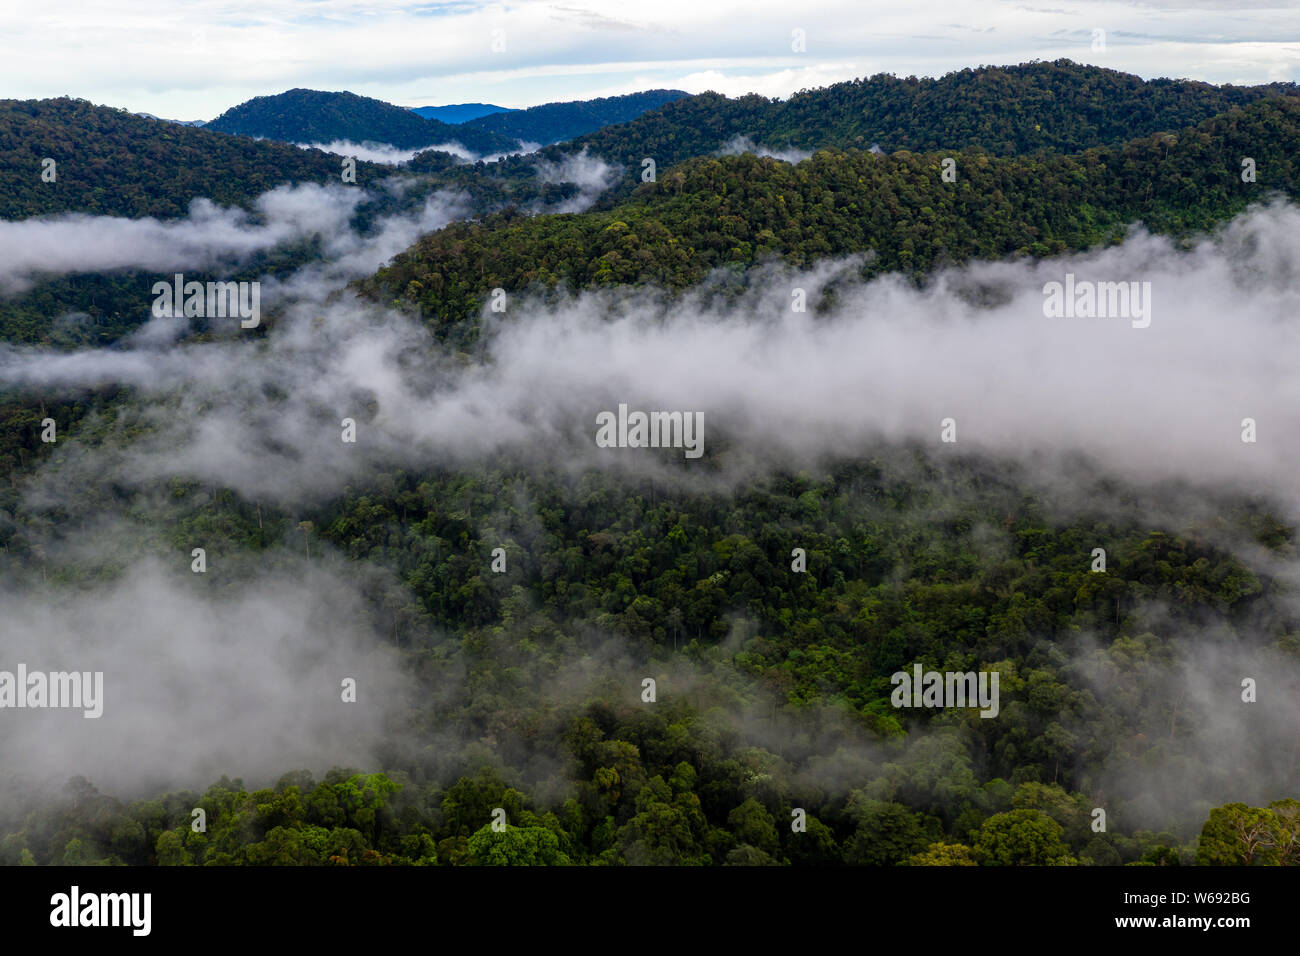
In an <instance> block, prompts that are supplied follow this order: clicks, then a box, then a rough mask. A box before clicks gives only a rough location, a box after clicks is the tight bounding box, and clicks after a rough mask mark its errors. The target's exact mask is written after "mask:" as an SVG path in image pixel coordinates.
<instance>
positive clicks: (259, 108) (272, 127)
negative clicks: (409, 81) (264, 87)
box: [206, 89, 519, 153]
mask: <svg viewBox="0 0 1300 956" xmlns="http://www.w3.org/2000/svg"><path fill="white" fill-rule="evenodd" d="M206 128H207V129H211V130H216V131H217V132H219V133H232V134H242V135H244V136H260V137H263V138H265V139H274V140H279V141H280V142H284V143H330V142H334V141H335V140H349V141H351V142H354V143H387V144H388V145H390V146H394V147H396V148H398V149H423V148H424V147H426V146H436V145H439V144H442V143H450V142H456V143H460V145H461V146H463V147H465V148H466V149H468V150H471V151H473V152H475V153H505V152H511V151H513V150H517V149H518V148H519V144H518V142H516V141H515V140H514V139H513V138H512V137H510V136H508V135H503V134H501V133H498V132H496V131H494V130H488V129H480V128H477V127H473V126H469V125H453V124H451V123H443V122H441V121H439V120H436V119H425V118H424V117H422V116H420V115H418V114H416V113H414V112H412V111H411V110H408V109H404V108H403V107H400V106H394V105H393V104H391V103H385V102H384V101H383V100H376V99H372V98H371V97H368V96H358V95H357V94H355V93H347V92H343V93H327V92H323V91H321V90H303V89H296V90H289V91H287V92H285V93H278V94H276V95H275V96H258V97H254V98H253V99H251V100H248V101H247V102H245V103H240V104H239V105H238V106H235V107H232V108H230V109H228V110H226V112H224V113H222V114H221V115H220V116H218V117H217V118H216V119H214V120H213V121H212V122H211V123H208V124H207V127H206Z"/></svg>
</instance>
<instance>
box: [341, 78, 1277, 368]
mask: <svg viewBox="0 0 1300 956" xmlns="http://www.w3.org/2000/svg"><path fill="white" fill-rule="evenodd" d="M1296 142H1300V97H1296V96H1286V97H1275V98H1271V99H1268V100H1265V101H1262V102H1260V103H1256V104H1253V105H1251V106H1248V107H1246V108H1244V109H1239V110H1233V111H1231V112H1229V113H1226V114H1224V115H1222V116H1218V117H1215V118H1213V119H1210V120H1207V121H1205V122H1203V123H1201V124H1200V125H1198V126H1196V127H1194V128H1192V129H1188V130H1182V131H1179V132H1177V133H1158V134H1154V135H1152V136H1148V137H1144V138H1142V139H1138V140H1134V141H1132V142H1128V143H1125V144H1123V145H1122V146H1119V147H1097V148H1093V149H1089V150H1086V151H1084V152H1083V153H1080V154H1075V155H1060V154H1046V155H1038V154H1034V155H1017V156H1006V157H999V156H992V155H989V154H988V153H987V152H985V151H984V150H980V149H969V148H968V149H964V150H960V151H959V150H953V151H950V152H932V153H913V152H909V151H906V150H900V151H898V152H896V153H894V154H892V155H887V156H881V155H877V154H874V153H870V152H866V151H862V150H848V151H840V150H823V151H820V152H818V153H816V154H815V155H814V156H813V157H812V158H811V159H809V160H807V161H805V162H801V163H798V164H797V165H791V164H790V163H786V162H781V161H778V160H774V159H768V158H758V157H755V156H752V155H740V156H725V157H708V158H698V159H693V160H690V161H688V162H685V163H682V164H680V165H679V166H676V167H672V168H669V169H666V170H664V172H663V174H662V175H660V176H659V177H658V178H657V181H656V182H655V183H646V184H642V185H641V186H640V187H638V189H637V191H636V193H635V195H633V196H632V197H631V198H630V199H629V200H627V201H626V202H623V203H621V204H620V205H618V206H616V207H614V208H613V209H610V210H606V211H593V212H588V213H582V214H577V215H559V216H540V217H525V216H521V215H518V214H516V213H511V212H505V213H501V214H498V215H497V216H494V217H490V218H488V219H486V220H484V221H482V222H469V223H457V224H455V225H452V226H450V227H448V228H447V229H445V230H442V231H440V232H438V233H435V234H432V235H430V236H427V237H425V238H424V239H422V240H421V241H420V242H419V243H417V244H416V245H415V246H414V247H413V248H411V249H410V250H408V251H407V252H405V253H403V254H402V255H400V256H398V257H397V258H395V259H394V260H393V262H392V264H391V265H389V266H387V267H386V268H384V269H381V270H379V272H378V273H377V274H376V275H375V277H374V278H373V279H371V280H369V281H367V282H365V283H363V284H362V288H363V289H364V290H366V291H367V292H368V293H370V294H372V295H374V296H375V297H376V298H380V299H382V300H383V301H393V300H403V301H406V302H408V303H410V304H412V305H413V306H416V307H418V308H419V310H420V312H421V314H422V315H423V317H424V318H425V320H426V321H427V322H429V323H430V324H431V325H432V326H434V327H435V328H437V329H439V330H441V331H444V332H445V333H446V334H448V335H450V336H451V337H452V338H453V339H454V340H456V341H458V342H461V343H465V342H469V341H472V339H473V336H474V334H475V333H474V325H473V322H472V317H473V315H474V314H475V313H476V312H477V310H478V309H479V308H480V307H481V306H482V303H483V302H484V301H485V299H486V296H487V293H488V291H489V290H491V289H493V288H497V287H500V288H504V289H506V290H509V291H523V290H527V289H546V288H550V287H555V286H557V285H560V284H563V285H565V286H567V287H568V288H570V289H580V288H593V287H599V286H602V285H609V284H629V283H642V282H647V283H654V284H656V285H659V286H663V287H666V288H670V289H684V288H687V287H690V286H692V285H694V284H696V283H698V282H699V281H701V280H702V279H703V278H704V277H705V276H706V275H707V274H708V272H709V271H710V270H712V269H716V268H719V267H729V268H740V269H743V268H745V267H748V266H751V265H753V264H754V263H756V262H759V261H761V260H763V259H765V258H772V259H781V260H784V261H786V262H788V263H791V264H795V265H808V264H810V263H812V262H815V261H816V260H818V259H820V258H823V257H828V256H842V255H846V254H849V253H859V252H870V253H872V254H873V255H872V258H871V259H870V261H869V262H868V263H867V264H866V266H865V268H864V274H865V275H879V274H882V273H885V272H894V271H901V272H905V273H907V274H909V275H912V276H915V277H918V278H919V277H921V276H923V275H925V274H926V273H927V272H929V271H930V270H931V269H932V268H934V267H935V266H936V265H937V264H940V263H943V262H949V263H952V262H962V261H966V260H970V259H995V258H1001V257H1005V256H1043V255H1052V254H1055V253H1060V252H1063V251H1066V250H1078V249H1086V248H1088V247H1090V246H1093V245H1095V244H1098V243H1102V242H1106V241H1108V240H1113V239H1117V238H1119V237H1120V236H1122V235H1123V234H1124V232H1125V231H1126V229H1127V227H1128V226H1129V225H1130V224H1131V223H1134V222H1142V223H1145V224H1146V225H1147V226H1148V227H1149V228H1151V229H1153V230H1156V231H1160V232H1170V233H1176V234H1178V233H1185V232H1187V231H1189V230H1204V229H1207V228H1210V227H1211V226H1213V225H1214V224H1215V223H1218V222H1222V221H1224V220H1226V219H1228V218H1229V217H1231V216H1232V215H1234V214H1236V213H1237V212H1240V211H1241V210H1242V209H1243V208H1245V206H1246V204H1247V203H1249V202H1252V201H1258V200H1261V199H1263V198H1265V197H1266V196H1267V195H1268V194H1269V192H1270V191H1277V192H1279V193H1282V194H1285V195H1289V196H1296V195H1297V194H1298V193H1300V167H1297V159H1296V154H1295V151H1294V148H1293V147H1294V144H1295V143H1296ZM949 157H951V158H952V159H954V160H955V162H956V165H955V172H956V181H955V182H953V183H946V182H944V181H943V180H942V164H943V161H944V159H945V158H949ZM1243 157H1251V158H1253V159H1255V161H1256V163H1257V168H1258V169H1259V170H1260V172H1259V176H1258V179H1257V181H1256V182H1254V183H1246V182H1243V181H1242V178H1241V160H1242V158H1243ZM462 320H471V321H469V322H468V324H466V325H464V326H462V325H461V322H462Z"/></svg>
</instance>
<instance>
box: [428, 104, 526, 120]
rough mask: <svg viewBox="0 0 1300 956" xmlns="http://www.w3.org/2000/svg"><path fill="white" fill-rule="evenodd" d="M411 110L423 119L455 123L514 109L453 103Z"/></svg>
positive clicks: (511, 111) (510, 111)
mask: <svg viewBox="0 0 1300 956" xmlns="http://www.w3.org/2000/svg"><path fill="white" fill-rule="evenodd" d="M411 112H412V113H415V114H416V115H417V116H423V117H424V118H425V119H435V120H438V121H439V122H442V123H451V124H453V125H456V124H460V123H467V122H469V121H470V120H474V119H478V118H479V117H480V116H490V115H491V114H493V113H513V112H514V110H513V109H511V108H510V107H509V106H494V105H492V104H491V103H455V104H452V105H450V106H413V107H411Z"/></svg>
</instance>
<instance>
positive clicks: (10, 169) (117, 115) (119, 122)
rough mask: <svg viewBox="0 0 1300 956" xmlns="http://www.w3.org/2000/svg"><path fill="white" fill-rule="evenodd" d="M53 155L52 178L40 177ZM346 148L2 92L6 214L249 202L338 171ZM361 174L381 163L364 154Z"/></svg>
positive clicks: (0, 183) (333, 178) (167, 214)
mask: <svg viewBox="0 0 1300 956" xmlns="http://www.w3.org/2000/svg"><path fill="white" fill-rule="evenodd" d="M46 158H49V159H53V160H54V161H55V163H56V166H55V167H54V172H55V177H56V178H55V179H54V181H52V182H47V181H45V180H43V179H42V178H41V174H42V172H43V167H42V160H43V159H46ZM339 162H340V160H339V157H337V156H335V155H333V154H330V153H324V152H321V151H320V150H304V149H298V148H297V147H294V146H288V145H284V144H282V143H269V142H250V141H248V140H234V139H232V138H231V137H229V136H226V135H224V134H222V133H217V132H212V131H211V130H209V129H207V128H206V127H203V128H199V127H192V126H181V125H179V124H177V123H169V122H166V121H165V120H155V119H147V118H145V117H143V116H137V115H135V114H133V113H129V112H127V111H126V110H119V109H112V108H110V107H107V106H95V105H93V104H91V103H89V102H87V101H86V100H74V99H66V98H65V99H57V100H0V218H4V219H22V218H26V217H28V216H48V215H55V214H59V213H74V212H75V213H84V214H86V215H100V216H129V217H132V218H136V217H142V216H155V217H160V218H172V217H176V216H183V215H185V214H186V213H187V212H188V211H189V206H190V203H192V202H193V201H194V200H195V199H200V198H202V199H209V200H211V201H212V202H214V203H216V204H218V205H222V206H246V205H248V204H249V203H250V202H251V201H252V200H253V199H255V198H257V197H258V196H260V195H261V194H262V193H264V192H267V191H268V190H270V189H273V188H274V187H276V186H280V185H283V184H285V183H302V182H314V183H322V184H323V183H328V182H338V181H339ZM357 168H358V174H357V175H358V178H359V179H363V181H364V177H365V176H366V174H367V173H375V174H377V173H381V172H384V170H383V168H382V167H376V166H373V165H371V164H370V163H358V164H357Z"/></svg>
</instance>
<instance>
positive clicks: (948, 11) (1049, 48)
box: [0, 0, 1300, 120]
mask: <svg viewBox="0 0 1300 956" xmlns="http://www.w3.org/2000/svg"><path fill="white" fill-rule="evenodd" d="M795 31H803V34H802V35H803V37H804V49H802V50H796V49H794V48H793V47H794V45H795V42H794V37H795V36H796V33H795ZM1096 31H1102V33H1101V34H1098V33H1097V32H1096ZM1103 36H1104V43H1103V44H1100V45H1099V44H1098V43H1096V42H1095V39H1102V38H1103ZM494 47H495V48H494ZM1058 57H1069V58H1070V59H1073V60H1077V61H1080V62H1085V63H1095V64H1098V65H1101V66H1108V67H1113V68H1115V69H1120V70H1125V71H1128V72H1132V73H1137V74H1139V75H1140V76H1144V77H1153V76H1175V77H1190V78H1193V79H1201V80H1207V81H1210V82H1215V83H1224V82H1233V83H1261V82H1268V81H1272V80H1291V81H1300V9H1298V8H1297V3H1296V0H1258V2H1252V0H1146V2H1142V3H1138V2H1115V0H1041V2H1038V0H949V2H939V0H905V2H877V0H857V2H854V0H827V2H820V0H809V2H807V3H798V4H796V3H793V2H790V0H781V2H769V0H747V2H736V0H707V2H700V0H692V2H687V0H655V2H653V3H651V2H643V3H632V2H628V0H595V2H586V0H562V2H541V0H539V2H531V0H530V2H519V3H510V4H499V3H470V2H456V3H437V2H427V0H426V2H421V3H401V2H380V0H258V2H257V3H256V4H254V3H250V2H246V0H169V2H168V3H166V4H160V3H158V2H157V0H148V2H145V0H42V2H40V3H37V4H21V5H20V4H17V3H9V4H7V5H5V8H4V9H2V10H0V97H16V98H24V99H25V98H32V97H47V96H61V95H71V96H79V97H82V98H85V99H88V100H91V101H93V102H96V103H104V104H108V105H111V106H121V107H125V108H127V109H131V110H136V111H141V112H149V113H154V114H157V115H160V116H166V117H170V118H175V119H205V120H206V119H211V118H212V117H214V116H215V115H217V114H218V113H220V112H221V111H222V110H224V109H226V108H227V107H229V106H232V105H234V104H236V103H239V102H241V101H243V100H245V99H248V98H249V97H252V96H259V95H265V94H268V93H278V92H281V91H283V90H286V89H291V88H293V87H299V86H302V87H309V88H312V89H325V90H343V89H346V90H351V91H352V92H354V93H360V94H363V95H367V96H375V97H378V98H380V99H384V100H388V101H390V102H393V103H398V104H400V105H402V106H423V105H439V104H445V103H461V102H476V101H477V102H492V103H497V104H500V105H503V106H516V107H519V106H531V105H534V104H537V103H544V102H548V101H552V100H564V99H582V98H588V97H592V96H609V95H613V94H617V93H629V92H634V91H636V90H643V89H649V88H652V87H673V88H678V89H684V90H687V91H688V92H692V93H697V92H701V91H703V90H707V89H713V90H717V91H719V92H722V93H726V94H728V95H739V94H742V93H746V92H758V93H763V94H765V95H768V96H788V95H789V94H790V93H792V92H794V91H795V90H798V89H801V88H805V87H813V86H823V85H825V84H827V83H833V82H837V81H839V80H846V79H851V78H854V77H858V76H866V75H870V74H873V73H879V72H890V73H900V74H904V75H907V74H916V75H918V76H939V75H942V74H943V73H946V72H948V71H950V70H954V69H960V68H962V67H966V66H978V65H980V64H1007V63H1020V62H1024V61H1026V60H1031V59H1043V60H1050V59H1056V58H1058Z"/></svg>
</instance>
